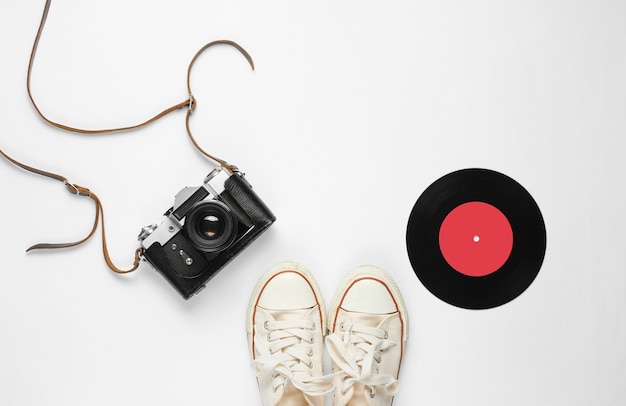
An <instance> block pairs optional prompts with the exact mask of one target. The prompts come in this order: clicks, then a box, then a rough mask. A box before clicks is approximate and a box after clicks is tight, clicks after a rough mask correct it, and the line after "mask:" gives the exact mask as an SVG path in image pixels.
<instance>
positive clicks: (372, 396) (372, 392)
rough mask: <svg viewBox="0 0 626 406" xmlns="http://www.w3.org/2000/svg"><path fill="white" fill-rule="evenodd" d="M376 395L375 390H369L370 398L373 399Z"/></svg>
mask: <svg viewBox="0 0 626 406" xmlns="http://www.w3.org/2000/svg"><path fill="white" fill-rule="evenodd" d="M375 397H376V391H374V390H371V391H370V398H372V399H374V398H375Z"/></svg>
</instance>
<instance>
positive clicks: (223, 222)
mask: <svg viewBox="0 0 626 406" xmlns="http://www.w3.org/2000/svg"><path fill="white" fill-rule="evenodd" d="M184 228H185V230H186V231H187V235H188V236H189V239H190V240H191V242H192V243H193V244H194V245H195V246H196V248H198V249H199V250H200V251H203V252H216V251H221V250H224V249H225V248H227V247H228V246H229V245H230V244H231V243H232V242H233V241H234V239H235V237H236V235H237V221H236V219H235V216H234V215H233V213H232V212H231V210H230V209H229V208H228V206H226V205H225V204H224V203H222V202H220V201H218V200H205V201H201V202H198V203H196V204H195V205H193V206H192V207H191V209H190V210H189V214H188V215H187V217H186V219H185V225H184Z"/></svg>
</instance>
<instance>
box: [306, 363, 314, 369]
mask: <svg viewBox="0 0 626 406" xmlns="http://www.w3.org/2000/svg"><path fill="white" fill-rule="evenodd" d="M307 366H308V367H309V369H313V361H311V362H309V365H307Z"/></svg>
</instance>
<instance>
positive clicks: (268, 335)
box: [267, 333, 272, 341]
mask: <svg viewBox="0 0 626 406" xmlns="http://www.w3.org/2000/svg"><path fill="white" fill-rule="evenodd" d="M267 341H272V333H267Z"/></svg>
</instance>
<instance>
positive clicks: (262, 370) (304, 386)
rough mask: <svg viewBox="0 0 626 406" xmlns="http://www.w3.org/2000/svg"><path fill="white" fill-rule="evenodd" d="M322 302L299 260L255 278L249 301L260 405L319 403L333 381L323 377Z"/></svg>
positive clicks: (253, 364) (292, 405)
mask: <svg viewBox="0 0 626 406" xmlns="http://www.w3.org/2000/svg"><path fill="white" fill-rule="evenodd" d="M325 331H326V315H325V308H324V301H323V299H322V295H321V294H320V291H319V287H318V286H317V283H316V281H315V279H314V278H313V276H312V275H311V274H310V273H309V271H308V270H307V269H305V268H304V267H303V266H302V265H300V264H297V263H294V262H282V263H279V264H276V265H275V266H273V267H272V268H271V269H269V270H268V271H267V272H266V273H265V274H264V275H263V276H262V277H261V278H260V279H259V282H258V283H257V285H256V287H255V289H254V291H253V293H252V297H251V298H250V303H249V305H248V315H247V332H248V344H249V349H250V354H251V357H252V370H253V372H254V374H255V375H256V377H257V381H258V384H259V390H260V392H261V398H262V402H263V406H279V405H280V406H296V405H298V406H300V405H302V406H307V405H314V406H323V405H324V395H325V394H327V393H330V392H332V390H333V383H332V382H331V379H329V378H328V377H323V372H324V371H323V368H324V366H323V362H324V354H323V346H324V335H325Z"/></svg>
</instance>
